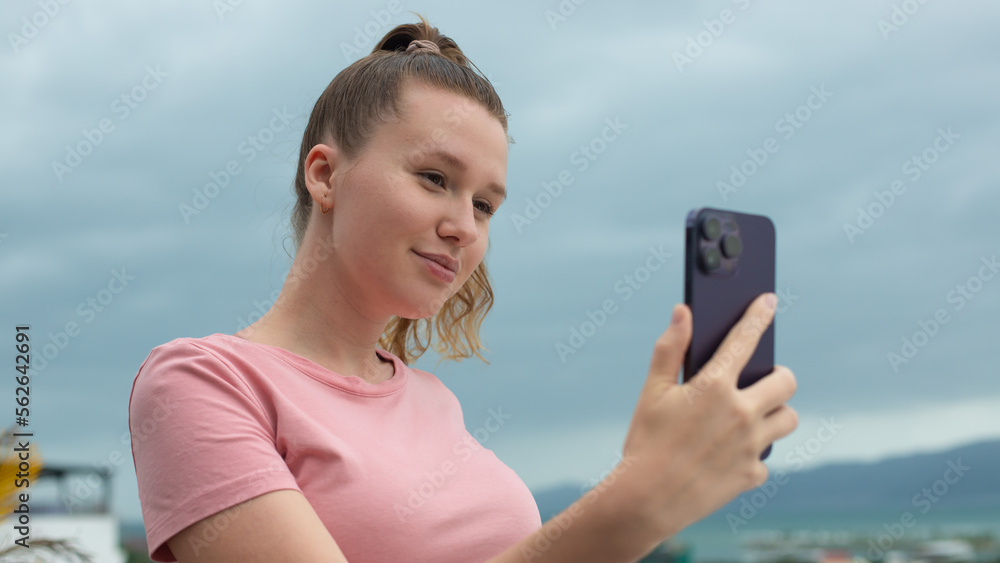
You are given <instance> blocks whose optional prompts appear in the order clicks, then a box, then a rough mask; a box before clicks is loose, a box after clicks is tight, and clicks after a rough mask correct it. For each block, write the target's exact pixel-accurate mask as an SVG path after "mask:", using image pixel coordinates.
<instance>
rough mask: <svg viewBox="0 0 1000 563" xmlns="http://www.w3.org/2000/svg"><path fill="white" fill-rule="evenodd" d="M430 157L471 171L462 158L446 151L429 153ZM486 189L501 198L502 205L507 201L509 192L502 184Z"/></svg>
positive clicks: (491, 185)
mask: <svg viewBox="0 0 1000 563" xmlns="http://www.w3.org/2000/svg"><path fill="white" fill-rule="evenodd" d="M428 156H430V157H431V158H439V159H441V160H443V161H445V162H447V163H448V164H449V165H451V166H453V167H455V168H457V169H459V170H461V171H462V172H466V171H468V170H469V166H468V165H467V164H465V161H463V160H461V159H460V158H458V157H457V156H455V155H453V154H451V153H450V152H448V151H446V150H443V149H437V150H435V151H432V152H430V153H428ZM486 187H487V189H489V190H490V191H491V192H493V193H495V194H497V195H498V196H500V203H503V202H504V201H505V200H506V199H507V190H506V189H505V188H504V187H503V186H501V185H500V184H497V183H491V184H490V185H488V186H486Z"/></svg>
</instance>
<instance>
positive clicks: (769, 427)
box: [760, 405, 799, 448]
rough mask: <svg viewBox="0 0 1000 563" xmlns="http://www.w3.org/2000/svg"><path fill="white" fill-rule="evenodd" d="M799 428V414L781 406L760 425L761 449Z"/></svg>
mask: <svg viewBox="0 0 1000 563" xmlns="http://www.w3.org/2000/svg"><path fill="white" fill-rule="evenodd" d="M798 426H799V413H797V412H795V409H793V408H792V407H790V406H788V405H781V406H780V407H778V408H777V409H776V410H775V411H774V412H772V413H771V414H769V415H767V416H766V417H765V418H764V420H763V422H762V423H761V427H760V428H761V433H760V435H761V438H762V440H763V444H762V445H761V448H766V447H767V444H771V443H774V442H776V441H778V440H780V439H781V438H784V437H785V436H788V435H789V434H791V433H792V432H794V431H795V429H796V428H798Z"/></svg>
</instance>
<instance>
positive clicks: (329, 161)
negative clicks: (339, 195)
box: [303, 144, 344, 208]
mask: <svg viewBox="0 0 1000 563" xmlns="http://www.w3.org/2000/svg"><path fill="white" fill-rule="evenodd" d="M343 164H344V162H343V158H342V157H341V155H340V152H339V151H338V150H337V148H336V147H335V146H331V145H324V144H318V145H316V146H314V147H313V148H312V149H310V150H309V154H307V155H306V160H305V163H303V167H304V173H305V174H304V176H305V181H306V189H308V190H309V193H310V194H311V195H312V198H313V207H317V208H319V207H326V208H331V207H333V199H334V188H335V187H336V184H337V182H336V178H337V176H338V175H339V174H343V171H342V170H339V168H341V167H342V166H343ZM338 173H339V174H338Z"/></svg>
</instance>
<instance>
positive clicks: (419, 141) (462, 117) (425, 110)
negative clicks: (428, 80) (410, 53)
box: [377, 81, 507, 169]
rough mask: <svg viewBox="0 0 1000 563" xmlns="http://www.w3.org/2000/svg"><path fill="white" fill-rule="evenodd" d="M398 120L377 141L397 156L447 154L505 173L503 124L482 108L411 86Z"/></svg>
mask: <svg viewBox="0 0 1000 563" xmlns="http://www.w3.org/2000/svg"><path fill="white" fill-rule="evenodd" d="M398 105H399V115H398V116H397V117H396V119H394V120H392V121H390V122H388V123H386V124H384V125H383V126H382V127H381V128H380V130H379V132H378V134H377V136H378V137H381V139H380V140H381V141H383V142H386V143H388V144H390V145H393V146H394V147H395V148H396V149H397V150H400V151H403V152H408V153H410V156H411V158H415V157H416V155H415V153H419V154H420V155H427V154H430V153H433V152H437V150H438V149H444V150H445V151H446V152H449V153H452V154H455V155H458V156H459V157H460V158H461V159H462V160H464V161H466V162H469V163H470V164H472V165H473V166H476V167H485V168H495V167H497V166H500V167H502V168H504V169H506V165H507V134H506V132H504V130H503V125H501V124H500V121H499V120H498V119H497V118H496V117H494V116H493V115H491V114H490V113H489V112H488V111H487V110H486V109H485V108H483V107H482V106H481V105H479V103H478V102H476V101H474V100H472V99H470V98H468V97H467V96H464V95H462V94H457V93H455V92H451V91H448V90H444V89H441V88H437V87H433V86H429V85H426V84H423V83H420V82H415V81H407V82H405V83H404V84H403V85H402V88H401V90H400V96H399V104H398Z"/></svg>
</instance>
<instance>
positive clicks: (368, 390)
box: [212, 332, 408, 397]
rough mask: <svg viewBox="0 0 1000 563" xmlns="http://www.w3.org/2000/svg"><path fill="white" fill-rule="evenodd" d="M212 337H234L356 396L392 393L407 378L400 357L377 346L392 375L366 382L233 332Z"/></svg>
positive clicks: (404, 383)
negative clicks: (378, 381) (377, 381)
mask: <svg viewBox="0 0 1000 563" xmlns="http://www.w3.org/2000/svg"><path fill="white" fill-rule="evenodd" d="M212 336H221V337H223V338H226V339H227V340H230V341H233V340H237V341H240V342H243V343H246V344H247V345H249V346H252V347H255V348H258V349H261V350H264V351H266V352H269V353H270V354H272V355H275V356H277V357H279V358H281V359H282V360H285V361H286V362H288V363H290V364H291V365H293V366H294V367H296V368H298V369H299V370H300V371H302V372H303V373H305V374H306V375H308V376H309V377H312V378H313V379H316V380H318V381H320V382H321V383H325V384H327V385H332V386H334V387H337V388H339V389H342V390H344V391H348V392H351V393H354V394H358V395H366V396H371V397H378V396H382V395H388V394H391V393H394V392H396V391H398V390H399V389H401V388H402V387H403V386H404V385H406V380H407V378H408V373H407V372H408V370H407V369H406V365H405V364H403V361H402V360H400V359H399V357H397V356H396V355H395V354H393V353H391V352H389V351H387V350H383V349H381V348H376V349H375V353H376V354H378V356H379V357H381V358H383V359H387V360H391V361H392V367H393V374H392V377H390V378H389V379H386V380H385V381H382V382H380V383H369V382H367V381H365V380H364V379H361V378H360V377H358V376H356V375H341V374H339V373H337V372H335V371H332V370H330V369H327V368H326V367H323V366H321V365H319V364H317V363H316V362H314V361H312V360H310V359H309V358H306V357H304V356H300V355H298V354H296V353H294V352H292V351H290V350H286V349H285V348H281V347H279V346H272V345H270V344H263V343H261V342H254V341H253V340H247V339H246V338H241V337H239V336H236V335H234V334H226V333H224V332H217V333H214V334H213V335H212Z"/></svg>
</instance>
